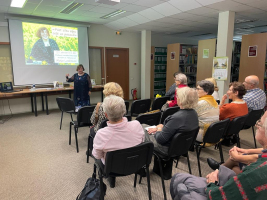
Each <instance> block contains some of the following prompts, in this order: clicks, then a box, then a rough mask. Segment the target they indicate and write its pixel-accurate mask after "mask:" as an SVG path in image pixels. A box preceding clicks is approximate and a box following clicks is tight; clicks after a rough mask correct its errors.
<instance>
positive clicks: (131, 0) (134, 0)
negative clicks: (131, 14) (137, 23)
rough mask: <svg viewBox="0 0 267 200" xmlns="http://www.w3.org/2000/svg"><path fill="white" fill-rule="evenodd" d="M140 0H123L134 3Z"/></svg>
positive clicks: (123, 0) (122, 0)
mask: <svg viewBox="0 0 267 200" xmlns="http://www.w3.org/2000/svg"><path fill="white" fill-rule="evenodd" d="M137 1H138V0H121V2H123V3H134V2H137Z"/></svg>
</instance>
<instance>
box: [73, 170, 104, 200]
mask: <svg viewBox="0 0 267 200" xmlns="http://www.w3.org/2000/svg"><path fill="white" fill-rule="evenodd" d="M106 190H107V186H106V184H105V183H104V182H103V181H102V188H101V183H100V180H99V179H97V178H96V166H95V165H94V173H93V175H92V177H90V178H88V179H87V181H86V183H85V186H84V188H83V190H82V191H81V192H80V194H79V195H78V196H77V198H76V200H104V196H105V195H106Z"/></svg>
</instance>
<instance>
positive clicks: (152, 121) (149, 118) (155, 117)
mask: <svg viewBox="0 0 267 200" xmlns="http://www.w3.org/2000/svg"><path fill="white" fill-rule="evenodd" d="M160 117H161V112H160V111H158V112H155V113H149V114H141V115H138V117H136V120H137V121H139V122H140V124H148V125H150V126H153V125H158V124H159V120H160Z"/></svg>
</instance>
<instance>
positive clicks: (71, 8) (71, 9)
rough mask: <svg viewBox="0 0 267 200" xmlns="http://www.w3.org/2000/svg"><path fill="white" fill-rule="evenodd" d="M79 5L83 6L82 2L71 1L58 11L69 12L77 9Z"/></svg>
mask: <svg viewBox="0 0 267 200" xmlns="http://www.w3.org/2000/svg"><path fill="white" fill-rule="evenodd" d="M81 6H83V3H71V4H70V5H68V6H67V7H66V8H64V9H63V10H61V11H60V13H64V14H71V13H73V12H74V11H75V10H77V9H78V8H80V7H81Z"/></svg>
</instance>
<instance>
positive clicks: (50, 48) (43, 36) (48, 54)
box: [27, 27, 59, 65]
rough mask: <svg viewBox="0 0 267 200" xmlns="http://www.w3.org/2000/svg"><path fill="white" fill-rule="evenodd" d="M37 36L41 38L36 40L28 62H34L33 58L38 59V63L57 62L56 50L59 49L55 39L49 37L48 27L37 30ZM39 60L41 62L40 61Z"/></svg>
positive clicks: (50, 63)
mask: <svg viewBox="0 0 267 200" xmlns="http://www.w3.org/2000/svg"><path fill="white" fill-rule="evenodd" d="M36 36H37V37H38V38H40V39H39V40H37V42H35V44H34V45H33V47H32V51H31V54H30V59H29V60H28V61H27V62H28V63H34V62H33V61H32V60H35V61H37V63H36V64H44V62H45V64H49V65H52V64H56V63H55V61H54V51H55V50H59V47H58V45H57V43H56V41H55V40H53V39H50V38H49V36H50V35H49V31H48V29H47V28H46V27H41V28H39V29H38V30H37V32H36ZM38 61H39V62H40V63H38Z"/></svg>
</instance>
